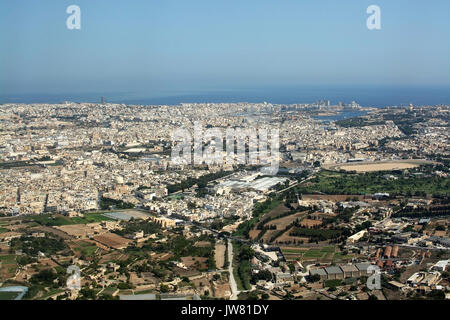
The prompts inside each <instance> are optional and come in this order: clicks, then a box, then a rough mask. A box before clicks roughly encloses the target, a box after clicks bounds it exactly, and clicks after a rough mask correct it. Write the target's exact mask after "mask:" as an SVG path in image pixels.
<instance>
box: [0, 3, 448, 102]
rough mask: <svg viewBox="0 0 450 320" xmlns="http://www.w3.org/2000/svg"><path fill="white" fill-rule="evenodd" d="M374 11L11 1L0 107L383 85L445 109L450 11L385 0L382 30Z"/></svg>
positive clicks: (0, 16)
mask: <svg viewBox="0 0 450 320" xmlns="http://www.w3.org/2000/svg"><path fill="white" fill-rule="evenodd" d="M72 4H76V5H78V6H79V7H80V9H81V30H69V29H67V27H66V19H67V18H68V16H69V14H67V13H66V8H67V7H68V6H69V5H72ZM371 4H374V3H373V1H366V0H351V1H345V2H337V1H331V0H327V1H320V2H315V1H301V2H299V1H294V0H289V1H288V0H286V1H277V2H274V1H266V0H263V1H261V0H260V1H245V2H242V1H234V0H232V1H227V2H223V1H222V2H217V1H214V2H211V1H203V0H199V1H195V2H185V1H177V0H172V1H170V0H169V1H164V2H160V1H138V0H137V1H133V2H132V3H130V2H126V1H114V2H111V1H105V0H98V1H95V2H94V1H86V0H80V1H77V2H76V3H73V1H67V0H62V1H54V0H53V1H52V0H43V1H39V2H37V1H36V2H27V3H26V5H24V3H23V2H21V1H14V2H12V1H11V2H10V1H1V2H0V27H1V28H2V30H7V32H4V33H3V37H4V41H3V43H4V44H5V45H4V46H3V47H2V50H0V74H1V75H2V76H1V77H0V96H1V97H3V99H2V101H0V102H5V99H9V100H11V99H12V98H14V97H15V96H21V95H22V96H24V95H29V94H30V93H32V94H34V95H35V98H36V99H39V96H40V95H41V96H44V95H47V96H50V95H57V96H58V95H67V96H70V95H84V94H86V93H95V94H98V95H100V96H101V95H103V96H108V93H113V94H115V95H118V96H120V95H121V94H122V93H127V94H128V96H127V97H125V100H130V101H131V100H142V99H149V100H151V99H155V100H156V99H161V98H164V97H180V96H192V95H195V96H204V97H205V96H208V95H209V94H216V95H217V94H218V95H222V94H223V95H224V97H228V95H227V94H226V93H227V92H228V93H231V92H233V93H238V94H239V92H241V93H242V92H247V93H245V94H242V95H241V96H242V97H243V98H245V97H248V98H249V99H252V98H258V99H259V98H264V97H267V100H270V99H271V98H272V99H273V100H274V101H282V100H283V97H282V96H280V92H283V90H284V91H285V92H286V95H287V96H286V97H284V99H285V100H286V101H291V100H295V99H297V98H302V95H295V94H294V95H293V94H292V92H291V93H289V92H287V91H289V90H291V89H290V88H307V87H321V88H324V90H322V91H323V92H317V96H318V98H328V99H330V100H333V98H334V96H336V97H338V96H339V94H334V93H332V94H330V96H327V92H326V88H333V87H340V86H344V87H346V88H351V87H365V88H374V87H380V86H382V87H392V88H394V87H396V88H409V89H408V90H409V91H410V92H411V94H412V97H411V98H410V99H408V97H403V95H404V93H400V94H398V96H396V97H394V96H392V99H391V100H392V103H410V102H411V103H414V100H417V101H418V102H419V100H420V99H418V98H417V99H416V98H414V91H415V90H414V88H433V87H434V88H435V91H436V90H437V91H439V92H441V91H442V92H441V93H440V94H438V95H441V96H440V97H437V99H435V101H438V102H439V103H449V102H450V98H449V97H448V94H445V92H444V91H445V88H449V87H450V72H449V70H450V61H449V59H448V57H449V56H450V44H449V42H448V41H445V39H449V38H450V20H449V19H448V12H450V2H449V1H445V0H436V1H433V3H432V5H430V4H429V3H426V2H413V3H412V2H411V1H406V0H399V1H395V2H392V1H386V0H379V1H376V4H377V5H378V6H380V8H381V30H368V29H367V27H366V19H367V17H368V16H369V15H368V14H367V13H366V9H367V7H368V6H369V5H371ZM439 88H443V89H442V90H441V89H439ZM301 90H302V89H301ZM371 90H372V89H371ZM408 90H406V91H408ZM264 91H267V92H268V93H267V94H266V95H264V94H261V92H264ZM270 91H276V92H277V93H276V94H275V93H270ZM369 91H370V90H369ZM406 91H405V92H406ZM425 91H426V90H425ZM432 91H433V90H431V92H432ZM449 91H450V90H449ZM252 92H257V94H256V95H254V94H252ZM380 94H383V93H382V92H381V93H380ZM389 94H390V95H392V94H391V93H389ZM358 95H359V96H361V93H358V92H356V93H355V97H353V98H352V97H350V95H347V94H346V97H347V96H348V99H352V100H353V99H355V100H357V99H358ZM370 95H373V94H370ZM434 95H435V94H428V96H429V97H433V96H434ZM313 96H315V95H314V94H311V95H309V96H308V95H307V96H306V97H305V98H306V100H309V99H312V98H313ZM362 96H364V94H362ZM41 98H45V97H41ZM107 98H108V97H107ZM109 98H110V99H111V97H109ZM215 98H218V97H217V96H216V97H215ZM215 98H214V99H215ZM230 98H231V97H230ZM236 98H238V97H236ZM363 98H364V97H363ZM419 98H420V97H419ZM99 99H100V97H98V99H97V98H96V100H99ZM114 99H115V98H114ZM214 99H213V100H214ZM117 100H120V99H117ZM360 100H361V99H360ZM403 100H405V101H403ZM297 102H303V101H297ZM305 102H308V101H305ZM380 102H382V101H381V100H380ZM386 102H390V100H389V99H386ZM373 103H376V101H374V102H373Z"/></svg>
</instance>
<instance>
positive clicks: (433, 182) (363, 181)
mask: <svg viewBox="0 0 450 320" xmlns="http://www.w3.org/2000/svg"><path fill="white" fill-rule="evenodd" d="M385 174H386V172H367V173H359V174H356V173H343V172H334V171H328V170H322V171H320V172H319V173H318V174H317V175H316V177H315V178H313V179H311V181H310V182H309V183H308V184H306V185H304V186H298V187H296V188H295V191H296V192H298V193H315V192H322V193H325V194H373V193H377V192H387V193H391V194H401V195H423V194H428V195H433V194H440V195H448V194H449V193H450V179H449V178H442V177H438V176H429V177H427V176H424V177H418V176H403V175H402V174H399V173H392V174H393V175H394V176H396V177H397V178H398V179H397V180H388V179H385V178H384V177H383V175H385Z"/></svg>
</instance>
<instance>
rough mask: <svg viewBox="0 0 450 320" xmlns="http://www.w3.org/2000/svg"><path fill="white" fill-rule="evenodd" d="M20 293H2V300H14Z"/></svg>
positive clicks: (0, 293) (0, 298) (0, 295)
mask: <svg viewBox="0 0 450 320" xmlns="http://www.w3.org/2000/svg"><path fill="white" fill-rule="evenodd" d="M18 295H19V292H0V300H14V299H15V298H16V297H17V296H18Z"/></svg>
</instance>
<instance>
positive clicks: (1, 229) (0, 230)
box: [0, 227, 9, 233]
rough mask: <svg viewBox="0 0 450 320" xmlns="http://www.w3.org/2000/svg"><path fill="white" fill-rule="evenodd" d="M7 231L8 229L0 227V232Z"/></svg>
mask: <svg viewBox="0 0 450 320" xmlns="http://www.w3.org/2000/svg"><path fill="white" fill-rule="evenodd" d="M8 231H9V230H8V229H5V228H2V227H0V233H5V232H8Z"/></svg>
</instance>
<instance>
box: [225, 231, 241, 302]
mask: <svg viewBox="0 0 450 320" xmlns="http://www.w3.org/2000/svg"><path fill="white" fill-rule="evenodd" d="M228 261H229V264H228V273H229V274H230V288H231V299H230V300H237V296H238V294H239V291H238V289H237V284H236V280H235V279H234V274H233V245H232V244H231V240H230V239H228Z"/></svg>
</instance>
